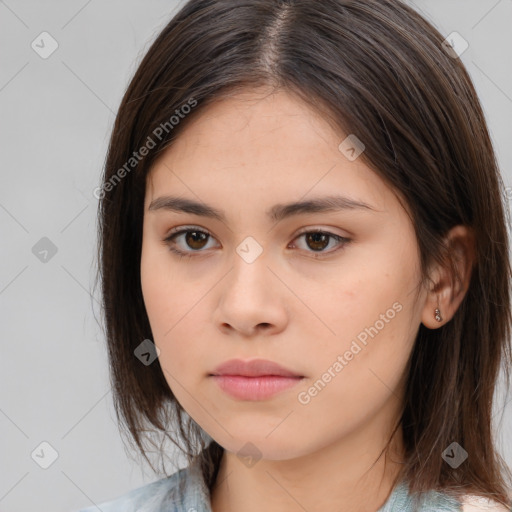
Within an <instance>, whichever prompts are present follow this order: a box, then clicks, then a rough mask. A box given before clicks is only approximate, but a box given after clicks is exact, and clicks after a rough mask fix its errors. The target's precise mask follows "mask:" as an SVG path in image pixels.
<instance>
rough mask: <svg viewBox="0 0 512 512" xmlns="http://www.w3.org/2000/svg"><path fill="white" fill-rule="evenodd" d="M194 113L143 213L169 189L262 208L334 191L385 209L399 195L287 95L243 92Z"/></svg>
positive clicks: (158, 165)
mask: <svg viewBox="0 0 512 512" xmlns="http://www.w3.org/2000/svg"><path fill="white" fill-rule="evenodd" d="M197 114H198V115H197V116H196V117H194V119H192V120H191V122H190V123H189V124H187V125H186V127H185V128H184V130H183V131H182V132H181V133H180V134H179V135H178V137H177V138H176V140H175V141H174V142H173V144H172V146H170V147H169V148H167V149H166V151H165V152H164V153H163V154H162V156H161V157H159V159H158V160H157V161H156V162H155V164H154V165H153V168H152V169H151V172H150V174H149V176H148V182H147V187H146V190H147V194H146V209H147V208H148V206H149V204H150V203H151V201H153V200H154V199H155V198H156V197H157V196H158V195H161V194H163V193H171V192H172V193H173V195H176V194H180V195H181V194H182V195H185V196H186V197H190V198H194V196H196V197H195V199H196V200H197V199H199V198H200V199H202V200H204V201H205V202H208V203H210V202H212V201H207V198H208V197H213V196H215V197H217V198H218V199H219V201H214V202H217V203H218V204H220V205H224V204H225V205H229V204H231V203H236V201H237V199H238V200H239V201H242V202H243V203H244V205H245V207H246V208H248V207H249V206H250V205H253V204H254V205H257V206H258V207H259V209H260V210H261V209H262V207H263V204H264V203H268V204H270V203H272V204H277V203H280V202H282V199H283V197H286V199H287V200H292V199H293V200H298V199H300V198H302V199H307V198H308V196H325V195H332V194H333V193H336V194H343V196H346V197H348V198H351V199H353V200H356V199H357V198H361V197H364V198H365V201H364V202H366V203H373V204H374V205H375V206H376V208H378V209H380V208H386V203H388V202H389V201H390V200H392V197H391V196H394V193H393V191H391V189H390V188H389V187H388V186H387V185H386V184H385V183H384V181H383V180H382V179H381V178H380V177H379V176H378V174H376V173H375V172H374V171H373V170H372V169H370V168H369V167H367V166H366V165H365V164H364V163H363V161H362V159H360V158H356V159H355V160H352V161H351V160H349V159H348V158H347V157H346V155H345V154H344V153H343V152H342V151H340V149H339V146H340V143H342V142H343V141H344V140H346V138H347V135H346V134H344V133H342V132H341V131H336V130H334V129H333V128H332V126H331V125H330V124H329V123H327V122H326V121H325V120H324V119H323V118H322V116H321V114H319V113H318V112H315V111H314V109H313V108H312V107H311V106H310V105H307V104H305V103H304V102H303V101H301V100H300V99H299V98H297V97H296V96H294V95H291V94H289V93H287V92H285V91H279V92H275V93H272V94H270V93H268V92H261V90H259V91H255V92H244V93H240V94H237V95H235V96H232V97H228V98H225V99H222V100H220V101H217V102H215V103H213V104H211V105H209V106H207V107H204V109H203V110H202V111H200V112H198V113H197ZM235 195H236V197H235ZM361 202H363V201H361ZM239 204H242V203H239Z"/></svg>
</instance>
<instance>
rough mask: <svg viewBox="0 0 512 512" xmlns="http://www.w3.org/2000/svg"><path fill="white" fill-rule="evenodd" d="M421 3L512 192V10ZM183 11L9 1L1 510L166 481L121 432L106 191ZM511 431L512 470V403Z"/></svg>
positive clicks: (0, 96)
mask: <svg viewBox="0 0 512 512" xmlns="http://www.w3.org/2000/svg"><path fill="white" fill-rule="evenodd" d="M413 5H414V6H415V7H416V8H417V9H418V10H419V11H420V12H422V13H423V14H424V15H425V16H426V17H427V18H428V19H429V20H430V21H432V22H433V23H434V24H435V25H436V26H437V27H438V29H439V30H440V31H441V32H442V33H443V34H444V35H446V36H448V35H449V34H451V33H452V32H454V31H455V32H457V33H458V34H460V35H461V36H462V37H463V38H464V40H466V41H467V42H468V43H469V47H468V49H467V50H466V51H465V52H464V53H463V54H462V56H461V59H462V61H463V62H464V64H465V65H466V67H467V69H468V71H469V73H470V75H471V77H472V79H473V81H474V83H475V86H476V88H477V91H478V93H479V95H480V98H481V101H482V103H483V108H484V111H485V114H486V117H487V120H488V124H489V128H490V131H491V134H492V139H493V142H494V144H495V148H496V152H497V156H498V159H499V163H500V166H501V169H502V172H503V178H504V181H505V185H507V186H509V185H511V184H512V176H511V163H512V144H511V141H512V127H511V126H512V125H511V121H510V118H511V116H512V62H511V61H512V30H510V26H511V22H512V1H511V0H416V1H415V2H414V4H413ZM178 6H179V5H178V2H175V1H170V0H169V1H164V0H151V1H145V2H142V1H140V2H135V1H126V0H124V1H120V0H114V1H109V2H106V1H103V2H100V1H99V0H89V1H87V0H72V1H67V2H57V1H44V2H41V1H34V0H32V1H29V0H26V1H21V0H6V1H0V62H1V64H0V112H1V114H0V148H1V153H0V154H1V162H0V164H1V187H0V236H1V242H0V244H1V245H0V247H1V258H2V261H1V266H0V312H1V318H0V340H1V349H2V351H1V355H0V433H1V435H0V512H7V511H9V512H21V511H23V512H31V511H34V512H35V511H50V510H52V511H54V512H72V511H76V510H77V509H79V508H82V507H86V506H90V505H92V504H98V503H101V502H103V501H106V500H108V499H112V498H114V497H117V496H119V495H121V494H124V493H125V492H127V491H129V490H131V489H134V488H136V487H138V486H141V485H144V484H145V483H149V482H151V481H153V480H156V479H157V478H160V476H157V475H155V474H153V473H152V472H151V471H150V470H149V467H148V466H147V465H144V464H142V463H141V461H140V460H139V458H137V455H136V454H133V456H132V457H130V456H129V453H128V450H127V449H125V447H124V445H123V443H122V440H121V437H120V434H119V431H118V428H117V425H116V420H115V413H114V409H113V405H112V395H111V392H110V384H109V376H108V367H107V356H106V350H105V344H104V339H103V336H102V333H101V330H100V327H99V325H98V323H97V320H96V319H97V318H99V296H98V293H99V291H98V290H96V292H95V294H92V292H91V290H92V285H93V283H94V276H95V271H96V262H95V259H94V258H95V251H96V231H95V230H96V209H97V205H98V201H97V199H96V198H95V197H94V195H93V190H94V188H95V187H96V186H97V185H98V183H99V177H100V172H101V168H102V165H103V162H104V158H105V152H106V149H107V141H108V137H109V134H110V130H111V128H112V125H113V121H114V116H115V113H116V111H117V108H118V105H119V102H120V100H121V97H122V94H123V92H124V90H125V88H126V86H127V84H128V81H129V79H130V78H131V76H132V75H133V73H134V71H135V69H136V67H137V64H138V63H139V62H140V59H141V57H142V55H143V53H144V52H145V51H146V50H147V49H148V47H149V44H150V43H151V42H152V41H153V40H154V38H155V37H156V35H157V34H158V33H159V31H160V30H161V29H162V28H163V27H164V26H165V25H166V24H167V22H168V21H169V19H170V18H171V17H172V15H173V13H174V12H176V10H177V8H178ZM42 32H47V34H44V35H41V33H42ZM42 38H43V39H44V41H45V43H44V44H43V43H41V42H40V41H41V39H42ZM52 45H54V46H55V45H58V47H57V48H56V50H55V51H54V52H53V53H52V54H51V55H50V56H47V58H43V56H42V55H41V54H42V53H43V54H44V52H45V51H46V52H49V51H51V50H52V49H53V47H52ZM511 190H512V189H511ZM510 197H512V195H510ZM500 396H501V395H500ZM508 399H509V400H510V396H509V397H508ZM505 401H506V399H504V398H502V399H501V408H500V410H498V411H497V413H496V416H497V417H501V416H502V415H501V410H502V409H503V404H504V403H505ZM497 436H498V437H497V442H498V445H499V448H500V450H501V452H502V453H503V455H504V457H505V459H506V460H507V462H508V464H509V465H512V402H508V405H507V406H506V408H505V414H504V415H503V421H502V422H500V423H499V430H498V432H497ZM41 443H43V444H41ZM168 453H169V457H170V459H171V460H173V461H174V462H175V467H176V469H177V468H178V467H183V465H184V461H183V459H181V458H180V457H177V456H176V455H175V454H174V453H173V452H172V448H171V447H169V452H168ZM44 465H48V467H47V468H46V469H45V468H44V467H42V466H44ZM170 469H172V468H170Z"/></svg>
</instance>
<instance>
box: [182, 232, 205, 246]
mask: <svg viewBox="0 0 512 512" xmlns="http://www.w3.org/2000/svg"><path fill="white" fill-rule="evenodd" d="M206 236H207V235H206V233H198V232H197V231H189V232H188V233H187V235H186V240H187V244H188V245H189V246H190V247H191V248H192V249H201V248H202V247H203V246H204V244H203V245H201V242H199V247H196V246H195V245H194V243H196V240H194V238H196V237H199V238H202V239H203V242H204V241H205V239H206ZM191 238H192V243H191Z"/></svg>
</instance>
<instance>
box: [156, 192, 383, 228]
mask: <svg viewBox="0 0 512 512" xmlns="http://www.w3.org/2000/svg"><path fill="white" fill-rule="evenodd" d="M158 210H164V211H165V210H167V211H175V212H178V213H190V214H192V215H198V216H201V217H208V218H211V219H216V220H218V221H221V222H226V214H225V213H224V212H223V211H222V210H219V209H217V208H214V207H213V206H210V205H208V204H205V203H200V202H197V201H195V200H193V199H187V198H183V197H177V196H162V197H159V198H157V199H154V200H153V201H152V202H151V204H150V205H149V207H148V211H158ZM343 210H371V211H374V212H376V211H377V210H376V209H375V208H373V207H372V206H370V205H369V204H367V203H364V202H362V201H357V200H355V199H350V198H348V197H344V196H339V195H336V196H326V197H318V198H313V199H309V200H307V201H297V202H294V203H286V204H276V205H274V206H272V207H271V208H269V209H268V210H267V211H266V212H265V213H266V215H267V217H269V219H270V220H272V221H274V222H279V221H281V220H283V219H286V218H289V217H292V216H294V215H305V214H308V213H323V212H333V211H343Z"/></svg>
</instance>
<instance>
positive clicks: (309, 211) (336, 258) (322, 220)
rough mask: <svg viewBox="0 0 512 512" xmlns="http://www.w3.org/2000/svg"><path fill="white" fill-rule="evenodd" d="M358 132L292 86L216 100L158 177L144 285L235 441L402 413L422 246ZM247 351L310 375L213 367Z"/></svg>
mask: <svg viewBox="0 0 512 512" xmlns="http://www.w3.org/2000/svg"><path fill="white" fill-rule="evenodd" d="M191 121H192V120H191ZM347 135H348V134H343V133H340V132H336V131H334V130H333V128H332V127H331V126H330V125H329V124H327V123H326V122H325V121H324V120H323V119H322V118H321V117H319V116H318V115H317V114H316V113H315V112H314V111H313V110H312V109H311V108H310V107H309V106H307V105H306V104H304V103H302V102H301V101H300V100H299V99H297V98H295V97H293V96H291V95H289V94H288V93H285V92H279V93H275V94H272V95H266V96H265V95H263V94H261V91H260V92H259V93H258V91H252V92H246V93H243V94H239V95H237V96H233V97H231V98H228V99H225V100H222V101H219V102H217V103H216V104H214V105H211V106H209V107H207V108H206V109H205V110H204V111H203V112H202V113H201V115H200V116H198V117H197V118H196V119H194V120H193V121H192V122H191V123H190V124H189V125H187V127H186V128H185V130H184V131H183V132H182V133H181V134H180V136H179V137H178V139H177V140H176V142H175V143H174V144H173V146H172V147H170V148H168V149H167V150H166V152H165V153H163V154H162V156H161V157H160V158H159V160H158V161H157V162H156V163H155V165H154V167H153V168H152V170H151V173H150V174H149V176H148V179H147V184H146V197H145V208H144V212H145V213H144V228H143V247H142V258H141V283H142V290H143V295H144V301H145V306H146V310H147V313H148V317H149V321H150V325H151V329H152V334H153V337H154V338H153V341H154V343H155V345H156V346H157V348H158V349H159V362H160V365H161V367H162V370H163V373H164V375H165V378H166V380H167V382H168V384H169V387H170V389H171V390H172V393H173V394H174V396H175V397H176V399H177V400H178V401H179V403H180V404H181V405H182V406H183V408H184V409H185V410H186V411H187V413H188V414H189V415H190V416H191V417H192V418H193V419H194V420H195V421H196V422H197V423H198V424H199V425H200V426H201V427H202V428H203V429H204V430H205V431H206V432H208V434H209V435H210V436H211V437H212V438H213V439H215V440H216V441H217V442H218V443H219V444H220V445H221V446H223V447H224V448H225V449H226V450H228V451H232V452H238V451H239V450H241V449H244V446H247V444H246V443H249V442H250V443H252V445H254V446H255V447H256V448H257V450H258V452H259V454H261V456H262V457H263V458H267V459H274V460H279V459H281V460H285V459H291V458H295V457H299V456H303V455H306V454H309V453H313V452H314V451H316V450H321V449H323V448H328V447H329V446H332V445H334V444H336V443H339V442H343V441H344V440H345V441H346V440H348V439H351V438H352V439H354V436H358V437H359V438H361V436H362V437H363V441H364V436H368V437H369V436H376V435H377V436H378V435H380V433H382V439H384V437H385V434H386V435H387V434H389V432H388V431H387V430H386V431H385V429H386V428H388V427H389V424H390V421H391V419H393V420H395V419H396V415H397V414H398V409H399V407H400V406H401V392H402V387H401V382H402V378H403V376H404V369H405V366H406V363H407V359H408V357H409V355H410V352H411V350H412V347H413V343H414V339H415V335H416V333H417V330H418V327H419V324H420V322H421V314H422V302H424V301H422V299H424V297H425V296H424V294H423V292H421V293H419V294H418V295H416V292H417V291H418V288H417V287H418V283H419V280H420V267H419V261H420V260H419V256H420V255H419V252H418V246H417V242H416V236H415V233H414V228H413V225H412V223H411V221H410V219H409V217H408V215H407V213H406V211H405V210H404V209H403V206H402V205H401V203H400V201H399V200H398V199H397V197H396V195H395V193H394V192H393V191H392V190H391V189H390V188H389V187H388V186H387V185H386V184H385V183H384V182H383V181H382V179H381V178H379V176H378V175H377V174H376V173H375V172H373V171H372V170H371V169H370V168H369V167H367V166H366V165H365V164H364V163H363V162H362V159H361V158H354V157H355V155H356V154H357V152H356V153H354V152H353V151H350V149H349V148H350V146H351V144H350V141H351V140H353V139H349V141H346V142H345V143H344V144H342V146H341V149H339V146H340V143H342V142H343V141H344V140H345V139H346V138H347ZM363 142H364V141H363ZM353 145H354V144H353V143H352V146H353ZM360 147H361V146H357V145H356V147H355V149H356V150H357V149H358V148H360ZM347 149H348V150H347ZM170 196H172V197H174V198H180V199H186V200H188V201H190V202H198V203H199V204H200V205H201V206H203V207H205V206H207V209H206V210H204V209H203V210H200V209H198V208H197V207H195V208H183V206H184V203H183V202H182V203H181V204H180V203H178V202H176V201H175V202H171V201H169V198H170ZM327 197H330V198H337V199H336V200H335V199H333V201H332V203H331V205H334V206H333V207H331V208H330V209H325V208H321V207H316V208H311V205H312V204H314V203H313V202H314V201H317V200H319V201H320V202H321V201H322V200H325V199H326V198H327ZM297 202H306V204H305V205H302V207H295V208H293V207H291V208H286V205H288V204H291V203H297ZM188 204H189V205H190V204H191V203H188ZM308 204H309V208H308ZM324 204H325V203H324ZM208 209H210V210H208ZM208 211H209V213H210V214H209V215H207V213H208ZM212 211H213V212H214V213H215V214H216V216H212ZM272 214H274V216H272ZM175 251H178V252H179V254H178V253H177V252H175ZM231 359H241V360H243V361H250V360H254V359H265V360H270V361H272V362H275V363H277V364H279V365H280V366H282V367H284V368H286V369H288V370H290V371H291V372H292V373H293V374H294V375H295V376H296V377H294V378H284V377H282V376H281V377H277V376H274V377H269V376H268V375H270V374H272V371H267V372H262V373H264V374H265V373H266V375H267V377H261V376H260V377H259V378H257V377H241V376H240V374H239V373H238V374H237V372H236V371H235V370H232V371H231V372H228V373H229V374H231V375H232V377H218V376H214V375H213V374H215V373H216V368H217V367H218V366H219V365H220V364H221V363H224V362H226V361H228V360H231ZM155 364H156V363H155ZM236 375H238V376H236Z"/></svg>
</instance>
